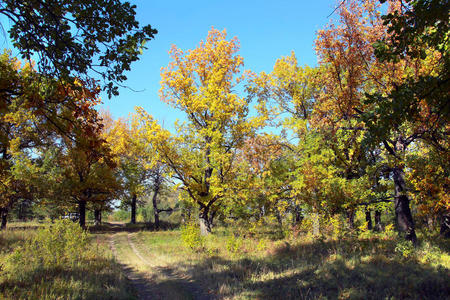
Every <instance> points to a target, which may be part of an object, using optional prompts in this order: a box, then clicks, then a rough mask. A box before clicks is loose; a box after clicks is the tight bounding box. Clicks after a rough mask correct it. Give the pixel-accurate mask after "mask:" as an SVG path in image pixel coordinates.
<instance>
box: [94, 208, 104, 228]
mask: <svg viewBox="0 0 450 300" xmlns="http://www.w3.org/2000/svg"><path fill="white" fill-rule="evenodd" d="M94 222H95V223H94V224H95V226H98V225H100V224H101V223H102V211H101V210H100V209H95V210H94Z"/></svg>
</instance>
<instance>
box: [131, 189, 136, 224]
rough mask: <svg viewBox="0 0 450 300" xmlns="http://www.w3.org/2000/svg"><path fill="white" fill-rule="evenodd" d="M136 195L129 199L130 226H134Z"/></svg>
mask: <svg viewBox="0 0 450 300" xmlns="http://www.w3.org/2000/svg"><path fill="white" fill-rule="evenodd" d="M136 198H137V196H136V194H133V197H132V198H131V224H136Z"/></svg>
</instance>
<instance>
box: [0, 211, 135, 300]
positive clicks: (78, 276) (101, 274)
mask: <svg viewBox="0 0 450 300" xmlns="http://www.w3.org/2000/svg"><path fill="white" fill-rule="evenodd" d="M0 241H1V242H0V258H1V260H0V261H1V262H2V263H1V271H0V299H130V298H133V295H134V294H133V291H132V289H131V288H130V286H129V283H128V282H127V280H126V278H125V277H124V276H123V275H122V272H121V269H120V266H119V265H118V264H117V263H116V262H115V261H114V260H113V259H112V257H111V256H110V255H109V254H108V253H106V252H105V250H103V248H102V247H99V245H97V244H95V243H94V242H93V241H91V236H90V235H89V234H88V233H87V232H86V231H84V230H82V229H81V228H80V227H79V226H78V224H76V223H73V222H71V221H69V220H58V221H56V222H55V223H54V224H52V225H48V226H46V227H44V228H41V229H38V230H36V231H30V230H29V231H5V232H2V233H1V234H0Z"/></svg>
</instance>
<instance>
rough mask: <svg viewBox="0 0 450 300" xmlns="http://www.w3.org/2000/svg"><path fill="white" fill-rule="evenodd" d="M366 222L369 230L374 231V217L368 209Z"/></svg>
mask: <svg viewBox="0 0 450 300" xmlns="http://www.w3.org/2000/svg"><path fill="white" fill-rule="evenodd" d="M366 222H367V229H368V230H372V216H371V214H370V210H369V209H366Z"/></svg>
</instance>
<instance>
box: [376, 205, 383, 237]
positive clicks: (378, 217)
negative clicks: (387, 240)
mask: <svg viewBox="0 0 450 300" xmlns="http://www.w3.org/2000/svg"><path fill="white" fill-rule="evenodd" d="M374 229H375V231H379V232H380V231H383V225H381V211H379V210H375V227H374Z"/></svg>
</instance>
